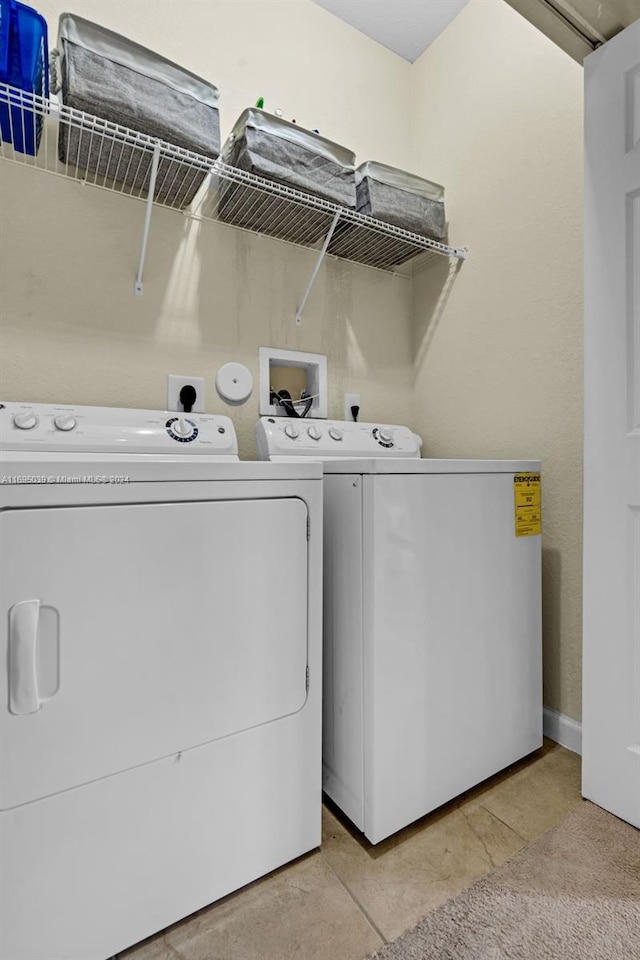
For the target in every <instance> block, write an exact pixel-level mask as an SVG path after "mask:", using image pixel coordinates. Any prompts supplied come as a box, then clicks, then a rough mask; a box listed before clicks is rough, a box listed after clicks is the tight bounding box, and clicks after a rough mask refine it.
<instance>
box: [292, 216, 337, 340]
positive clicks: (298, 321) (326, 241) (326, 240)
mask: <svg viewBox="0 0 640 960" xmlns="http://www.w3.org/2000/svg"><path fill="white" fill-rule="evenodd" d="M341 214H342V210H336V212H335V216H334V218H333V220H332V222H331V226H330V227H329V232H328V233H327V235H326V237H325V238H324V243H323V244H322V250H321V251H320V255H319V257H318V260H317V262H316V265H315V267H314V268H313V273H312V274H311V278H310V280H309V283H308V284H307V289H306V290H305V292H304V297H303V298H302V302H301V303H300V306H299V307H298V309H297V310H296V326H297V327H299V326H300V324H301V323H302V311H303V310H304V308H305V306H306V303H307V300H308V299H309V294H310V293H311V288H312V287H313V284H314V283H315V280H316V277H317V276H318V271H319V270H320V267H321V266H322V261H323V260H324V258H325V254H326V252H327V250H328V249H329V244H330V243H331V237H332V236H333V231H334V230H335V228H336V227H337V226H338V220H339V219H340V216H341Z"/></svg>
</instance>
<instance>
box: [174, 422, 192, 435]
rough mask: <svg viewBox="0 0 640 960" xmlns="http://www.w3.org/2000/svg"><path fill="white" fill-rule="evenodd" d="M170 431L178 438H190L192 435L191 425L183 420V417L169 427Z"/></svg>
mask: <svg viewBox="0 0 640 960" xmlns="http://www.w3.org/2000/svg"><path fill="white" fill-rule="evenodd" d="M171 429H172V430H173V432H174V433H175V434H177V436H179V437H190V436H191V434H192V433H193V424H191V423H190V422H189V421H188V420H185V419H184V417H178V419H177V420H176V421H175V423H173V424H172V425H171Z"/></svg>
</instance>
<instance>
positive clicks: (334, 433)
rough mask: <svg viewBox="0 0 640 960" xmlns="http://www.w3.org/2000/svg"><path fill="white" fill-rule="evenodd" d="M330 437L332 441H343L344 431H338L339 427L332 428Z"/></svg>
mask: <svg viewBox="0 0 640 960" xmlns="http://www.w3.org/2000/svg"><path fill="white" fill-rule="evenodd" d="M329 436H330V437H331V439H332V440H342V430H338V428H337V427H330V428H329Z"/></svg>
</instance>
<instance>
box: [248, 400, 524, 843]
mask: <svg viewBox="0 0 640 960" xmlns="http://www.w3.org/2000/svg"><path fill="white" fill-rule="evenodd" d="M257 439H258V448H259V452H260V455H261V456H262V457H264V458H267V457H268V458H270V459H271V460H272V461H274V460H280V461H281V462H286V461H287V460H289V459H290V458H291V457H292V456H294V457H298V458H305V457H306V458H309V457H316V458H320V459H321V460H322V461H323V469H324V475H325V476H324V721H323V727H324V729H323V779H324V789H325V791H326V792H327V794H328V795H329V796H330V797H331V798H332V800H334V801H335V803H336V804H337V805H338V806H339V807H340V808H341V809H342V810H343V811H344V812H345V813H346V814H347V816H348V817H349V818H350V819H351V820H352V821H353V822H354V823H355V825H356V826H357V827H358V828H359V829H360V830H362V831H363V832H364V834H365V835H366V836H367V837H368V839H369V840H370V841H371V842H372V843H378V842H379V841H380V840H383V839H384V838H385V837H388V836H389V835H390V834H392V833H394V832H395V831H397V830H399V829H400V828H401V827H404V826H406V825H407V824H409V823H411V822H412V821H414V820H416V819H418V818H419V817H421V816H423V815H424V814H426V813H428V812H429V811H431V810H433V809H434V808H436V807H438V806H440V805H441V804H443V803H445V802H446V801H448V800H450V799H452V798H453V797H456V796H458V795H459V794H460V793H462V792H463V791H464V790H467V789H468V788H469V787H472V786H473V785H474V784H477V783H479V782H480V781H482V780H484V779H485V778H487V777H489V776H491V775H492V774H494V773H496V772H497V771H499V770H501V769H503V768H504V767H506V766H508V765H509V764H511V763H513V762H514V761H515V760H518V759H520V758H521V757H523V756H525V755H526V754H528V753H531V752H532V751H533V750H535V749H537V748H538V747H539V746H540V745H541V743H542V669H541V660H542V652H541V584H540V580H541V570H540V565H541V564H540V561H541V558H540V539H541V538H540V535H539V534H536V535H532V536H516V532H515V495H514V486H515V484H514V479H516V478H518V482H521V481H520V479H519V478H520V477H521V475H522V474H528V473H534V474H535V473H538V472H539V470H540V462H539V461H537V460H528V461H521V460H518V461H499V460H475V461H474V460H429V459H420V448H419V440H418V438H417V437H416V436H415V435H414V434H413V433H411V431H410V430H408V429H407V428H406V427H397V426H389V425H384V424H367V423H344V422H340V421H328V422H319V421H317V420H314V421H303V420H298V421H296V420H292V419H285V418H282V419H280V418H278V419H276V418H269V417H265V418H262V420H261V421H260V422H259V423H258V426H257Z"/></svg>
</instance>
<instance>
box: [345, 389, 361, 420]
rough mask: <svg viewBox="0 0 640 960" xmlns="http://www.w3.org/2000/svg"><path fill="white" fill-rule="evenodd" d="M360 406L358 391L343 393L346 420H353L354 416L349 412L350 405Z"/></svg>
mask: <svg viewBox="0 0 640 960" xmlns="http://www.w3.org/2000/svg"><path fill="white" fill-rule="evenodd" d="M359 406H360V394H359V393H345V395H344V419H345V420H348V421H353V419H354V416H353V414H352V413H351V407H359Z"/></svg>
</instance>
